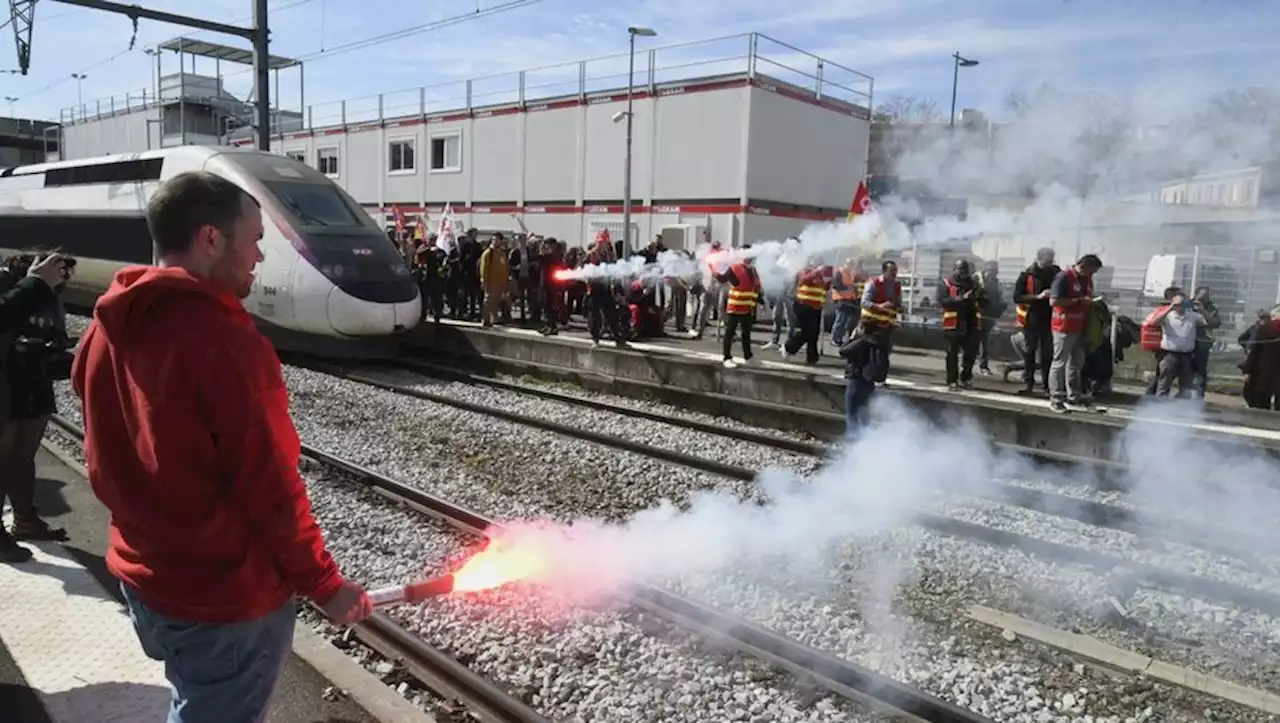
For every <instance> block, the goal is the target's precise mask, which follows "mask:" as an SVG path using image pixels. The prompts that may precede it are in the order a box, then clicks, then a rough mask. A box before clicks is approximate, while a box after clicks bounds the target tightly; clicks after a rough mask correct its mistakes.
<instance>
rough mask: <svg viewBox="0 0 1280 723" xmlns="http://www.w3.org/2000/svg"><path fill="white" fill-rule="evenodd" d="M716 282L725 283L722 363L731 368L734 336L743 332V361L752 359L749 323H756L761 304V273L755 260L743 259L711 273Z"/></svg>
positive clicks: (734, 363) (735, 364) (734, 364)
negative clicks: (757, 311) (757, 307)
mask: <svg viewBox="0 0 1280 723" xmlns="http://www.w3.org/2000/svg"><path fill="white" fill-rule="evenodd" d="M712 275H713V277H714V278H715V280H716V281H719V282H720V283H722V284H726V285H727V286H728V287H729V293H728V295H727V297H726V299H725V304H724V339H723V344H724V347H723V351H724V365H725V367H727V368H729V369H732V368H734V367H735V366H737V362H735V361H734V360H733V338H734V336H736V335H737V334H738V332H739V331H740V332H742V360H743V363H749V362H750V361H751V325H752V324H754V323H756V306H757V305H758V304H759V303H760V291H761V288H760V274H759V272H757V271H756V267H755V260H754V259H750V258H748V259H743V260H742V261H739V262H737V263H734V264H730V265H729V266H728V268H726V269H725V270H724V271H721V272H716V273H713V274H712Z"/></svg>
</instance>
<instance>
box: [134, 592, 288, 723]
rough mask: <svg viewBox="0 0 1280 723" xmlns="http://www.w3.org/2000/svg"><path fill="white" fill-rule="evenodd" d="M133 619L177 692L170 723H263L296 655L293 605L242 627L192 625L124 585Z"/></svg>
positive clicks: (145, 645)
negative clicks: (158, 609) (165, 613)
mask: <svg viewBox="0 0 1280 723" xmlns="http://www.w3.org/2000/svg"><path fill="white" fill-rule="evenodd" d="M120 589H121V590H122V591H123V592H124V598H125V602H126V603H128V606H129V617H130V619H132V620H133V628H134V630H135V631H136V632H137V633H138V640H139V642H141V643H142V650H143V652H145V653H146V654H147V656H148V657H150V658H152V659H154V660H159V661H162V662H163V663H164V673H165V677H166V678H168V680H169V684H170V685H172V686H173V700H172V703H171V704H170V707H169V718H168V723H262V721H264V720H266V718H267V705H268V704H269V703H270V702H271V694H272V692H273V691H274V690H275V687H276V681H277V680H278V679H279V678H280V671H281V670H283V669H284V664H285V661H286V660H287V659H288V657H289V653H290V651H291V650H292V649H293V626H294V621H295V616H296V614H297V605H296V603H295V601H293V600H290V601H289V602H287V603H285V605H284V607H282V608H280V609H279V610H277V611H276V612H274V613H271V614H270V615H268V616H266V617H264V618H259V619H257V620H251V621H248V622H243V623H229V624H211V623H189V622H183V621H181V620H174V619H173V618H168V617H164V616H162V615H160V614H158V613H156V612H155V611H153V610H151V609H150V608H148V607H147V606H146V605H144V604H142V602H141V601H139V600H138V598H137V595H135V594H134V592H133V590H132V589H130V588H129V586H128V585H125V584H123V583H121V585H120Z"/></svg>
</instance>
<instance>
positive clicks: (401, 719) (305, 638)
mask: <svg viewBox="0 0 1280 723" xmlns="http://www.w3.org/2000/svg"><path fill="white" fill-rule="evenodd" d="M293 652H294V654H295V655H297V656H298V657H299V658H300V659H301V660H302V661H303V662H305V663H306V664H307V665H310V666H311V667H312V668H315V670H316V672H318V673H319V674H320V675H322V676H324V677H325V678H326V679H328V680H329V682H331V683H333V684H334V686H335V687H337V688H339V689H340V690H342V691H343V692H344V693H346V694H347V695H349V696H350V697H351V699H352V700H353V701H355V703H356V705H358V706H360V707H361V708H363V709H364V710H365V712H367V713H368V714H369V715H371V716H373V717H374V718H377V719H378V720H380V721H385V723H435V721H436V719H435V718H434V717H432V716H430V715H428V714H427V713H425V712H423V711H422V710H421V709H420V708H418V707H417V706H415V705H414V704H412V703H410V702H409V701H407V700H405V699H404V698H403V697H402V696H401V695H400V694H399V693H396V692H395V691H394V690H392V689H391V688H389V687H387V685H386V683H383V682H382V681H381V680H378V679H377V678H376V677H375V676H374V675H373V673H370V672H369V671H367V670H365V669H364V668H363V667H361V665H360V664H359V663H357V662H355V661H354V660H352V659H351V658H350V657H348V656H347V654H346V653H343V652H342V651H341V650H338V649H337V648H335V647H333V646H332V645H330V644H329V641H328V640H325V639H324V637H323V636H321V635H319V634H317V633H315V632H313V631H312V630H311V629H310V628H309V627H308V626H307V625H305V624H302V623H300V624H299V625H298V627H296V628H294V631H293Z"/></svg>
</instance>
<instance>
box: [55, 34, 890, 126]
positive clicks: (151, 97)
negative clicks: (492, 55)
mask: <svg viewBox="0 0 1280 723" xmlns="http://www.w3.org/2000/svg"><path fill="white" fill-rule="evenodd" d="M635 58H636V69H635V87H636V88H643V89H646V90H654V89H655V88H657V87H659V86H661V85H663V84H668V83H672V82H676V81H681V80H689V79H692V78H703V77H716V76H742V75H746V76H749V77H755V76H756V75H757V74H762V75H766V76H768V77H769V78H772V79H775V80H778V81H782V82H783V83H786V84H788V85H791V86H794V87H796V88H799V89H802V90H805V91H807V92H810V93H812V94H813V95H814V96H815V97H817V98H826V99H833V100H838V101H843V102H846V103H850V104H852V105H855V106H858V107H861V108H864V109H866V110H867V111H868V112H870V111H871V109H872V103H873V89H874V81H873V79H872V78H871V76H869V75H866V74H864V73H860V72H858V71H856V70H853V69H852V68H847V67H845V66H843V65H840V64H839V63H835V62H833V61H830V60H827V59H824V58H820V57H818V56H816V55H814V54H812V53H809V52H806V51H804V50H801V49H799V48H797V47H795V46H792V45H788V44H787V43H784V42H782V41H779V40H775V39H774V38H771V37H769V36H767V35H762V34H760V33H744V34H741V35H732V36H727V37H721V38H713V39H710V40H699V41H694V42H688V43H678V44H674V45H666V46H662V47H657V48H651V49H648V50H638V51H637V52H636V56H635ZM630 59H631V56H630V53H618V54H614V55H607V56H604V57H598V58H591V59H588V60H579V61H573V62H567V63H558V64H554V65H547V66H542V67H537V68H528V69H525V70H519V71H513V72H510V73H500V74H497V75H490V76H484V77H479V78H471V79H469V80H458V81H450V82H446V83H438V84H434V85H423V86H417V87H414V88H408V89H404V90H398V91H390V92H385V93H377V94H373V95H368V96H362V97H358V98H348V99H344V100H335V101H327V102H320V103H313V104H310V105H308V106H307V107H306V109H305V113H304V118H303V128H305V129H308V130H309V129H313V128H322V127H333V126H345V125H349V124H354V123H368V122H374V121H382V120H387V119H391V118H398V117H406V116H414V115H433V114H437V113H442V112H446V111H461V110H471V109H475V108H485V107H494V106H496V107H502V106H507V105H517V104H518V105H529V104H535V103H539V102H546V101H549V100H553V99H557V98H573V97H586V96H587V95H591V94H597V93H600V92H605V91H610V90H615V89H624V90H625V89H626V88H627V79H628V64H629V62H630ZM243 72H245V71H237V72H236V73H225V74H223V75H222V77H223V78H227V77H232V76H235V75H240V74H242V73H243ZM192 100H196V99H192ZM166 101H167V102H176V101H175V100H174V99H170V98H167V97H166V98H164V99H162V101H161V102H166ZM156 105H157V98H156V93H155V91H154V90H152V89H146V88H144V89H141V90H139V91H137V92H128V93H125V94H124V95H114V96H110V97H107V98H103V99H95V100H90V101H87V102H85V103H82V104H80V106H79V107H76V108H68V109H64V110H63V112H62V113H61V119H62V122H63V123H66V124H69V125H70V124H75V123H86V122H90V121H93V120H96V119H98V118H101V117H104V116H110V115H113V114H119V113H122V112H132V111H135V110H140V109H145V108H151V107H155V106H156Z"/></svg>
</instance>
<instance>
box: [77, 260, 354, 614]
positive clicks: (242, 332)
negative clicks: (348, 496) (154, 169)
mask: <svg viewBox="0 0 1280 723" xmlns="http://www.w3.org/2000/svg"><path fill="white" fill-rule="evenodd" d="M71 374H72V384H73V385H74V387H75V392H76V394H77V395H78V396H79V397H80V399H81V400H82V401H83V403H84V424H85V457H86V459H87V462H88V468H89V479H90V481H91V483H92V484H93V491H94V494H96V495H97V497H98V499H100V500H102V502H103V504H104V505H106V507H107V509H108V510H110V512H111V526H110V540H109V548H108V550H107V567H108V568H109V569H110V570H111V572H112V574H114V575H115V576H116V577H118V578H120V579H121V580H123V581H124V582H125V583H127V584H128V585H130V586H132V587H133V588H135V589H136V590H137V595H138V597H139V599H141V600H142V601H143V602H144V603H146V604H147V605H148V606H149V607H151V608H152V609H154V610H155V611H156V612H158V613H160V614H162V615H165V616H168V617H174V618H178V619H180V620H185V621H190V622H204V623H230V622H241V621H246V620H253V619H255V618H260V617H263V616H265V615H267V614H269V613H271V612H274V611H275V610H277V609H279V608H280V606H281V605H283V604H284V603H285V602H286V601H287V600H288V599H289V597H290V596H291V595H293V594H294V593H295V592H296V593H299V594H301V595H304V596H306V597H310V598H312V599H314V600H316V601H317V602H319V603H321V604H324V603H325V602H327V601H328V600H329V598H331V597H332V596H333V595H334V594H335V593H337V591H338V588H339V587H340V586H341V577H340V576H339V574H338V567H337V565H336V564H335V562H334V560H333V558H332V557H331V556H330V555H329V553H328V552H327V551H326V550H325V545H324V539H323V538H322V536H321V533H320V528H319V527H318V526H317V525H316V522H315V519H314V518H313V517H312V515H311V505H310V502H309V501H308V499H307V494H306V489H305V487H304V485H303V482H302V478H301V477H300V476H299V474H298V457H299V455H300V453H301V444H300V442H299V440H298V435H297V432H296V431H295V430H294V427H293V420H292V419H291V418H290V417H289V397H288V392H287V390H286V389H285V386H284V379H283V377H282V375H281V372H280V360H279V358H278V357H276V354H275V350H274V349H273V348H272V347H271V345H270V343H269V342H268V341H267V340H266V338H265V337H263V336H262V335H261V334H260V333H259V332H258V330H257V329H256V328H255V327H254V325H253V319H252V317H250V316H249V314H248V313H247V312H246V311H245V310H244V306H243V305H242V304H241V302H240V300H239V299H237V298H235V297H234V296H233V295H231V294H228V293H226V292H224V291H221V290H219V289H218V288H217V287H215V286H214V285H212V284H211V283H209V282H207V281H205V280H202V279H200V278H198V277H196V276H194V275H192V274H191V273H190V272H188V271H185V270H183V269H178V268H156V267H150V266H134V267H129V268H126V269H122V270H121V271H120V272H118V273H117V274H116V277H115V279H114V281H113V283H112V285H111V288H110V289H108V290H107V292H106V294H105V295H103V296H102V298H101V299H99V301H98V304H97V306H96V307H95V308H94V314H93V322H92V323H91V324H90V325H89V329H88V330H87V331H86V332H85V334H84V337H83V338H82V339H81V342H80V351H79V353H78V354H77V355H76V360H75V365H74V367H73V369H72V372H71Z"/></svg>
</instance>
